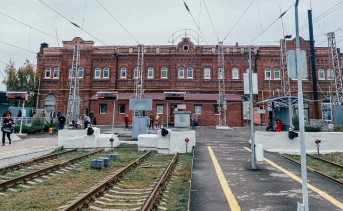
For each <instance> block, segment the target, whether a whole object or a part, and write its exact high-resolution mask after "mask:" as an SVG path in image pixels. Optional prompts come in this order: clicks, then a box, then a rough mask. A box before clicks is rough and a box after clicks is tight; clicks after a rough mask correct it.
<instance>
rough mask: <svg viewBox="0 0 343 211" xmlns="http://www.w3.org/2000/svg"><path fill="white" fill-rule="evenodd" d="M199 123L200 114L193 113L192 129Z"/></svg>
mask: <svg viewBox="0 0 343 211" xmlns="http://www.w3.org/2000/svg"><path fill="white" fill-rule="evenodd" d="M197 124H198V115H197V114H196V113H194V114H193V115H192V129H193V130H195V127H196V126H197Z"/></svg>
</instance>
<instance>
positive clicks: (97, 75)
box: [95, 68, 101, 78]
mask: <svg viewBox="0 0 343 211" xmlns="http://www.w3.org/2000/svg"><path fill="white" fill-rule="evenodd" d="M100 72H101V69H100V68H96V69H95V78H100Z"/></svg>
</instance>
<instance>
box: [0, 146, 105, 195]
mask: <svg viewBox="0 0 343 211" xmlns="http://www.w3.org/2000/svg"><path fill="white" fill-rule="evenodd" d="M101 151H103V150H102V149H101V150H94V151H93V152H90V153H86V154H84V155H81V156H78V157H76V158H75V157H74V158H72V159H68V160H63V161H59V160H57V159H56V158H57V157H58V156H61V154H65V153H60V154H59V155H57V156H55V155H51V156H45V157H42V158H38V159H36V160H34V161H29V162H27V163H26V162H25V163H24V164H22V165H21V164H18V165H17V166H15V165H14V166H11V167H10V168H9V169H17V170H14V171H9V170H8V171H4V172H5V173H4V174H2V175H0V190H1V191H5V190H7V189H8V188H11V187H14V186H16V185H18V184H21V185H23V183H27V182H29V181H30V180H33V179H36V178H38V177H41V176H44V175H46V174H49V173H50V174H51V173H52V172H54V171H58V170H63V169H64V168H66V167H68V166H70V165H72V164H74V163H77V162H80V161H82V160H83V159H84V158H86V157H88V156H90V155H93V154H95V153H98V152H101ZM68 152H70V151H68ZM45 160H48V162H43V161H45ZM33 164H36V165H33ZM23 166H26V168H20V167H23ZM7 168H8V167H7ZM31 183H32V182H31ZM24 187H25V186H24Z"/></svg>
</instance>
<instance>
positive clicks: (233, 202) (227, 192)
mask: <svg viewBox="0 0 343 211" xmlns="http://www.w3.org/2000/svg"><path fill="white" fill-rule="evenodd" d="M207 148H208V151H209V153H210V156H211V158H212V162H213V165H214V168H215V169H216V173H217V176H218V179H219V182H220V185H221V186H222V189H223V191H224V194H225V196H226V199H227V201H228V203H229V206H230V208H231V210H232V211H240V210H241V208H240V207H239V204H238V202H237V200H236V198H235V196H234V195H233V194H232V191H231V189H230V187H229V184H228V183H227V181H226V179H225V176H224V174H223V171H222V169H221V167H220V165H219V163H218V161H217V158H216V156H215V155H214V153H213V150H212V148H211V147H209V146H208V147H207Z"/></svg>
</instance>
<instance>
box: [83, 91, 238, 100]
mask: <svg viewBox="0 0 343 211" xmlns="http://www.w3.org/2000/svg"><path fill="white" fill-rule="evenodd" d="M130 99H135V97H134V95H133V93H119V94H118V100H130ZM143 99H152V100H164V99H165V96H164V93H144V97H143ZM225 99H226V101H228V102H241V101H242V98H241V96H240V95H238V94H225ZM89 100H98V98H97V96H96V94H95V95H93V96H92V97H91V98H90V99H89ZM217 100H218V94H192V93H186V97H185V101H217Z"/></svg>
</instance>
